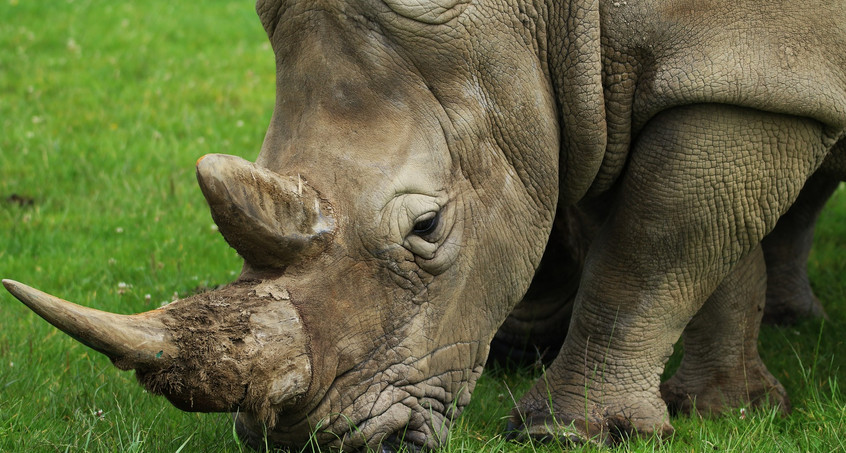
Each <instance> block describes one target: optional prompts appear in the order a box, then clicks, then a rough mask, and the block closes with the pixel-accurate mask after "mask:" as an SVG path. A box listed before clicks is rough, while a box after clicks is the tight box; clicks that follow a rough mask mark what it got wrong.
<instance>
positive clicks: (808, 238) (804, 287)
mask: <svg viewBox="0 0 846 453" xmlns="http://www.w3.org/2000/svg"><path fill="white" fill-rule="evenodd" d="M839 183H840V181H839V180H838V179H836V178H832V177H829V176H827V175H821V174H819V173H818V174H815V175H814V176H812V177H811V178H810V179H808V182H806V183H805V186H804V187H803V188H802V191H801V192H800V193H799V198H797V199H796V202H795V203H794V204H793V206H792V207H791V208H790V210H788V211H787V213H785V214H784V215H783V216H782V217H781V218H780V219H779V221H778V223H777V224H776V227H775V229H773V231H772V232H771V233H770V234H769V235H767V237H765V238H764V240H763V241H762V245H763V248H764V257H765V258H766V262H767V276H768V283H767V305H766V308H765V309H764V322H765V323H767V324H779V325H790V324H795V323H796V322H798V321H799V320H801V319H807V318H811V319H815V318H825V317H826V314H825V310H824V309H823V306H822V304H820V301H819V299H817V297H816V296H815V295H814V291H813V290H812V289H811V284H810V281H809V280H808V272H807V266H808V264H807V263H808V255H809V254H810V252H811V245H812V243H813V240H814V227H815V225H816V221H817V217H819V214H820V212H821V211H822V208H823V206H825V203H826V201H828V199H829V197H831V194H832V193H834V189H836V188H837V185H838V184H839Z"/></svg>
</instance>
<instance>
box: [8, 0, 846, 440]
mask: <svg viewBox="0 0 846 453" xmlns="http://www.w3.org/2000/svg"><path fill="white" fill-rule="evenodd" d="M256 9H257V12H258V14H259V17H260V19H261V22H262V25H263V26H264V28H265V30H266V31H267V34H268V37H269V39H270V42H271V45H272V48H273V52H274V55H275V57H276V67H277V70H276V79H277V80H276V83H277V94H276V103H275V107H274V111H273V116H272V118H271V120H270V125H269V127H268V131H267V134H266V136H265V140H264V143H263V145H262V149H261V152H260V154H259V156H258V158H257V160H256V163H255V164H253V163H248V162H246V161H243V159H238V158H232V157H231V156H230V157H220V156H216V157H207V158H206V159H203V160H201V161H200V162H199V163H198V173H199V174H200V176H201V177H200V184H201V186H203V187H204V193H205V194H206V197H207V199H208V200H209V201H210V202H211V208H212V210H213V217H214V218H215V220H216V221H218V222H221V223H223V225H220V227H221V228H220V230H221V231H222V232H225V238H226V239H227V241H228V242H229V243H230V245H231V246H233V247H234V248H235V249H236V250H237V251H238V252H239V253H240V254H241V256H242V257H243V258H244V259H245V263H244V268H243V271H242V274H241V276H240V277H239V279H238V281H236V282H235V283H234V284H233V285H232V286H229V287H227V288H225V289H222V290H220V291H219V292H212V293H208V294H205V295H199V296H196V297H195V298H189V299H186V300H184V301H179V302H177V303H175V304H173V305H172V306H170V307H169V308H167V309H164V310H162V312H156V313H151V314H149V317H150V318H153V317H157V316H160V317H161V318H155V319H153V320H151V321H149V325H153V326H158V325H159V324H160V323H163V324H164V325H165V326H166V330H167V332H168V336H169V338H171V339H173V338H177V339H178V340H179V342H181V343H182V344H183V347H182V348H180V350H179V352H180V354H182V355H183V356H184V357H183V358H182V360H176V361H174V362H173V363H172V364H171V365H169V367H165V368H161V367H160V368H158V369H155V370H153V369H151V368H155V360H147V361H146V362H144V363H141V364H139V366H138V367H136V368H138V371H139V378H140V379H141V381H142V382H143V383H144V384H145V385H147V386H148V387H149V388H151V389H152V390H154V391H158V392H161V393H164V394H165V395H166V396H167V397H168V398H169V399H171V400H172V401H174V403H175V404H177V406H179V407H182V408H186V409H190V410H225V411H235V410H239V415H238V417H237V420H236V430H237V432H238V434H239V435H240V436H241V438H242V439H244V440H245V441H246V442H247V443H248V444H250V445H252V446H255V447H257V448H260V447H261V446H263V445H265V443H264V438H265V436H266V437H267V440H268V441H269V443H272V444H275V445H279V446H288V447H301V446H303V445H306V444H308V442H309V441H310V440H311V439H315V440H316V442H317V443H318V444H320V445H324V446H328V447H331V448H334V449H338V450H360V449H363V448H365V447H370V448H385V449H391V448H395V447H397V446H399V445H401V444H403V443H405V444H406V445H408V446H410V447H412V448H436V447H438V446H439V445H441V444H442V443H443V441H444V439H445V435H446V433H447V432H448V429H449V425H450V423H451V421H452V420H453V419H454V417H456V416H458V415H459V414H460V413H461V410H462V409H463V408H464V407H465V406H466V404H467V403H468V402H469V399H470V394H471V392H472V390H473V387H474V385H475V382H476V379H477V378H478V376H479V374H480V373H481V370H482V367H483V364H484V362H485V359H486V357H487V354H488V344H489V342H490V340H491V339H492V337H493V335H494V333H495V331H496V329H497V328H498V326H499V325H500V324H501V323H502V322H503V321H504V320H505V319H506V317H507V315H508V313H509V312H510V311H511V309H512V308H513V307H514V306H515V305H516V304H517V303H518V302H519V300H520V298H521V297H522V296H523V295H524V294H525V293H526V291H527V290H528V288H529V285H530V283H531V281H532V278H533V276H534V274H535V272H536V270H537V269H538V266H539V265H540V262H541V258H542V256H543V253H544V250H545V248H546V245H547V243H548V240H549V236H550V232H551V231H552V230H553V224H554V221H555V215H556V212H564V210H563V209H558V208H559V207H561V208H566V207H569V206H572V205H573V203H576V202H579V203H580V205H581V206H585V207H586V208H587V209H590V210H597V211H601V212H603V215H602V216H601V219H602V222H601V224H600V225H599V226H598V227H597V229H596V231H595V237H594V239H593V242H592V244H591V247H590V249H589V250H587V252H586V254H585V255H584V257H583V269H584V270H583V273H582V278H581V280H580V282H579V285H578V291H577V293H576V294H575V297H574V303H573V313H572V321H571V324H570V328H569V333H568V336H567V338H566V340H565V341H564V343H563V345H562V346H561V349H560V351H559V353H558V356H557V358H556V359H555V361H554V362H553V363H552V364H551V365H550V367H549V368H548V369H547V372H546V375H545V376H544V377H543V378H542V379H540V380H539V381H538V383H537V384H536V385H535V387H533V388H532V389H531V390H530V391H529V392H528V393H527V394H526V395H524V396H523V397H522V398H521V400H520V401H519V402H518V403H517V407H516V408H515V410H514V412H513V417H512V419H511V426H512V427H513V429H514V430H515V431H516V432H518V433H521V434H522V435H531V436H537V437H541V438H550V437H563V438H566V439H571V440H576V441H586V440H590V439H594V438H596V439H598V440H605V441H616V440H621V439H623V438H626V437H627V436H630V435H634V434H647V435H648V434H650V433H656V432H657V433H659V434H667V433H670V432H672V426H671V424H670V421H669V414H668V410H667V405H666V404H665V403H664V401H663V400H662V398H661V389H660V386H659V376H660V374H661V372H662V370H663V367H664V364H665V362H666V360H667V357H668V356H669V354H670V352H671V350H672V345H673V344H674V343H675V342H676V341H677V340H678V339H679V338H680V337H681V335H682V332H683V331H684V330H685V327H686V326H688V325H689V324H691V321H692V320H693V319H694V316H699V318H697V319H698V320H697V321H694V322H693V323H692V325H693V326H697V325H699V324H700V323H703V322H704V323H706V324H707V323H708V322H713V321H709V320H714V319H722V317H723V316H729V317H731V316H733V315H732V313H746V309H747V308H749V307H748V306H746V305H743V304H739V307H740V308H737V307H735V308H734V311H731V310H728V311H727V310H723V309H721V308H720V306H721V305H720V304H716V303H715V302H713V301H719V300H723V299H725V298H724V297H719V296H718V297H714V296H713V294H714V292H715V290H717V289H718V288H719V287H720V285H721V284H722V283H723V282H724V281H726V278H727V277H728V276H730V275H731V274H732V273H734V272H736V271H737V272H739V271H738V270H737V269H739V268H738V263H742V262H743V260H744V259H747V258H749V257H750V256H751V254H752V253H758V252H755V251H756V250H758V247H759V244H760V241H761V240H762V238H764V236H765V235H766V234H767V233H768V232H770V231H771V230H772V229H773V228H775V226H776V222H777V220H778V219H779V217H780V216H781V215H782V214H784V213H785V212H786V211H787V210H788V209H789V208H790V206H791V205H792V204H793V203H794V201H795V200H796V199H797V197H798V195H799V191H800V189H801V188H802V186H803V185H804V184H805V182H806V180H807V179H808V178H809V177H810V176H811V175H812V174H813V173H814V172H815V171H817V169H818V168H819V167H820V165H821V164H822V163H823V161H824V160H825V159H826V156H827V155H828V154H830V151H831V149H832V147H833V146H834V145H835V143H836V142H837V141H838V140H841V139H842V137H843V134H844V129H846V54H843V53H842V52H833V51H832V49H843V48H844V44H846V35H844V31H843V29H842V26H841V24H843V23H846V16H845V15H846V9H844V8H842V7H840V5H838V4H836V3H832V2H814V1H812V2H787V1H774V2H757V1H731V2H717V1H711V2H699V1H644V2H640V1H636V0H629V1H628V2H610V1H601V2H596V1H584V0H572V1H541V0H536V1H531V2H530V1H516V0H514V1H505V0H478V1H472V2H471V1H462V0H445V1H437V2H436V1H426V0H384V1H375V0H350V1H340V0H278V1H276V0H260V1H259V2H258V3H257V5H256ZM841 148H842V146H841ZM835 157H840V158H830V159H829V160H828V162H829V163H830V165H831V166H833V167H834V168H833V170H832V171H834V172H835V174H836V175H837V176H836V177H842V175H843V168H838V166H837V163H838V162H842V161H843V160H842V156H835ZM209 159H211V160H209ZM223 161H226V162H228V163H227V165H225V166H224V167H226V168H228V167H229V166H232V167H233V168H236V167H237V171H234V172H232V174H231V175H230V176H229V177H221V178H218V179H215V178H214V177H212V176H215V175H218V176H220V175H221V174H222V173H221V172H222V171H223V170H214V168H215V167H214V165H211V164H213V163H215V162H217V163H220V162H223ZM232 175H236V176H237V177H235V176H232ZM250 175H252V176H256V177H255V178H253V177H247V176H250ZM207 176H210V177H211V178H207ZM242 176H243V177H242ZM218 180H219V181H222V182H224V183H225V182H226V181H229V182H231V185H227V184H228V183H227V184H223V186H221V187H223V189H214V188H212V187H211V184H210V183H209V182H208V181H218ZM204 181H205V182H204ZM273 181H276V182H273ZM286 181H287V182H286ZM295 181H296V183H295ZM265 184H272V188H271V189H261V187H264V185H265ZM301 185H305V187H304V188H302V189H301V187H300V186H301ZM286 187H289V188H286ZM293 187H296V190H295V191H294V190H293V189H291V188H293ZM230 189H231V190H230ZM263 190H265V191H270V193H272V194H274V195H273V196H272V197H268V196H267V193H264V192H263ZM209 191H211V192H209ZM301 192H302V193H306V194H311V195H313V196H314V198H315V200H319V201H318V202H317V203H318V205H323V206H324V207H325V211H324V210H323V208H321V212H326V213H331V217H332V221H331V222H327V223H326V225H331V232H329V231H325V233H326V234H325V235H324V236H323V238H324V239H323V240H322V242H320V243H314V242H309V241H314V240H315V236H314V234H312V233H314V231H310V230H313V228H312V227H313V226H314V225H308V223H309V222H308V221H304V222H300V221H291V222H285V221H280V220H279V219H277V218H274V216H273V213H276V212H289V213H291V212H293V214H297V213H299V214H303V215H302V216H298V215H295V217H296V219H305V220H307V219H313V218H318V217H319V216H317V217H315V216H314V215H312V214H314V212H312V211H311V210H317V209H318V207H319V206H317V207H312V206H311V205H308V204H306V203H294V202H293V200H299V198H297V197H301V196H302V193H301ZM311 195H310V196H311ZM272 198H278V199H272ZM219 199H223V200H224V201H223V202H218V201H213V200H219ZM289 202H290V203H289ZM262 203H264V204H268V203H269V204H270V205H269V206H266V205H263V204H262ZM274 203H278V205H274ZM257 206H258V207H260V209H257V208H256V207H257ZM230 207H232V208H233V209H234V211H226V212H222V211H220V210H221V209H229V208H230ZM292 209H293V210H294V211H291V210H292ZM299 210H301V211H299ZM433 219H437V220H436V221H435V220H433ZM250 222H254V225H252V226H254V227H255V228H249V226H250V225H249V223H250ZM234 224H237V225H236V226H238V228H232V227H233V225H234ZM274 225H276V226H277V228H276V230H279V229H282V230H284V231H283V233H281V234H276V233H279V231H275V230H274V227H273V226H274ZM327 228H329V227H327ZM277 236H281V237H277ZM298 244H299V245H298ZM295 245H296V246H295ZM300 245H302V246H300ZM302 251H305V252H302ZM758 256H759V258H757V259H758V260H760V255H758ZM753 259H754V258H753ZM578 260H579V261H581V260H582V257H581V256H578ZM547 264H549V265H550V266H551V269H553V270H554V268H555V263H554V262H552V263H547ZM741 267H742V266H741ZM548 270H549V269H548ZM10 285H11V286H13V287H15V288H17V286H15V284H12V283H10ZM260 288H263V289H262V290H261V291H259V289H260ZM274 294H275V295H279V297H278V298H277V297H275V296H274ZM282 294H287V295H288V296H287V297H288V299H285V298H284V297H282V296H281V295H282ZM267 295H270V298H268V297H266V296H267ZM277 299H278V300H277ZM235 300H237V301H238V303H237V304H235V303H233V302H234V301H235ZM749 300H752V301H755V299H754V298H749ZM51 303H52V302H51ZM706 305H707V306H708V307H712V308H713V310H711V309H705V311H700V309H703V308H704V307H705V306H706ZM753 308H755V307H754V306H753ZM86 313H87V312H86ZM256 313H264V315H256ZM697 313H708V314H707V315H701V316H700V315H697ZM145 316H146V315H145ZM294 318H296V319H297V320H298V323H297V326H296V327H293V325H291V324H286V323H285V322H282V323H280V322H274V320H276V321H278V320H279V319H287V320H291V319H294ZM115 319H122V320H124V321H126V320H125V319H124V318H115ZM130 319H146V318H145V317H141V318H130ZM124 321H121V322H124ZM92 322H93V321H92ZM126 322H130V321H126ZM145 322H147V321H145ZM59 323H61V320H60V322H59ZM244 323H246V324H247V326H243V324H244ZM753 324H754V322H753ZM286 326H287V327H286ZM283 327H286V328H283ZM756 329H757V326H753V327H751V331H754V332H757V330H756ZM694 330H695V329H694ZM751 331H750V332H751ZM743 332H744V335H745V334H746V333H747V330H746V329H744V330H743ZM268 333H271V334H276V335H278V338H277V339H276V340H273V341H270V342H269V343H265V345H264V347H257V345H259V344H260V343H262V342H263V341H264V339H265V338H266V337H264V335H267V334H268ZM286 335H287V337H286ZM209 337H210V338H211V339H212V340H214V341H211V342H208V341H207V340H208V339H209ZM691 338H697V337H696V335H695V332H692V333H691ZM693 341H694V343H695V342H696V340H693ZM723 343H725V344H723ZM723 343H721V344H720V346H721V347H727V348H730V349H731V348H738V347H740V346H737V345H736V344H735V346H731V344H732V343H731V342H729V341H728V340H726V341H724V342H723ZM742 343H743V342H742V341H741V344H742ZM95 344H97V345H101V344H102V343H101V342H95ZM130 344H133V343H130ZM726 344H728V346H726ZM286 346H291V347H290V348H286ZM703 348H705V346H703ZM103 349H106V348H105V347H104V348H103ZM117 349H118V350H119V349H120V348H117ZM148 359H149V357H148ZM703 360H704V359H703ZM300 361H301V362H300ZM116 363H118V364H120V365H121V366H122V367H133V366H132V364H131V363H130V362H127V361H126V358H120V357H118V358H117V360H116ZM151 364H152V365H151ZM286 364H287V365H291V364H293V365H292V366H290V367H289V366H286ZM306 364H307V365H306ZM278 366H279V367H282V368H280V369H275V368H274V367H278ZM750 366H752V365H750ZM761 375H762V376H763V373H761ZM265 378H267V379H265ZM292 378H296V379H293V381H292V380H291V379H292ZM671 390H672V393H674V394H679V395H686V394H689V393H696V392H697V391H698V390H697V387H696V383H695V382H693V381H690V380H688V381H687V382H685V380H684V379H682V382H681V384H679V385H674V386H673V387H672V389H671ZM778 393H779V392H778V391H777V390H776V391H775V392H774V394H775V395H778ZM241 409H244V411H241ZM265 428H267V430H265ZM313 432H316V434H315V436H314V437H311V434H312V433H313Z"/></svg>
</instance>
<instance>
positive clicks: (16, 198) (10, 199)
mask: <svg viewBox="0 0 846 453" xmlns="http://www.w3.org/2000/svg"><path fill="white" fill-rule="evenodd" d="M4 200H5V201H6V203H9V204H16V205H18V206H20V207H22V208H24V207H28V206H32V205H33V204H35V199H34V198H32V197H30V196H26V195H21V194H17V193H13V194H11V195H9V196H7V197H5V198H4Z"/></svg>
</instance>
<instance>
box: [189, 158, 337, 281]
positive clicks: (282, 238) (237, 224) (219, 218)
mask: <svg viewBox="0 0 846 453" xmlns="http://www.w3.org/2000/svg"><path fill="white" fill-rule="evenodd" d="M197 180H198V181H199V183H200V188H201V189H202V191H203V195H205V197H206V200H207V201H208V203H209V207H210V208H211V215H212V218H213V219H214V222H215V223H216V224H217V226H218V229H219V231H220V233H221V234H223V237H224V238H225V239H226V242H228V243H229V245H230V246H232V248H234V249H235V250H236V251H237V252H238V254H239V255H241V257H243V258H244V260H245V261H246V262H247V263H249V264H250V265H251V266H253V267H256V268H275V269H281V268H284V267H286V266H287V265H289V264H290V263H292V262H293V261H295V260H296V259H299V258H302V257H306V256H313V255H314V254H316V253H319V252H320V251H322V250H323V248H324V247H325V246H326V244H327V243H328V242H329V240H330V238H331V236H332V232H333V230H334V226H335V222H334V220H333V219H332V217H331V215H330V211H331V208H330V207H329V205H328V204H327V203H326V202H325V201H323V200H321V199H320V197H319V195H318V194H317V192H315V191H314V189H312V188H310V187H309V186H308V185H307V184H306V183H305V181H303V180H302V179H301V178H299V177H283V176H280V175H279V174H277V173H275V172H273V171H270V170H268V169H266V168H263V167H259V166H258V165H256V164H254V163H252V162H249V161H247V160H244V159H241V158H240V157H236V156H228V155H223V154H209V155H206V156H204V157H202V158H200V160H199V161H197Z"/></svg>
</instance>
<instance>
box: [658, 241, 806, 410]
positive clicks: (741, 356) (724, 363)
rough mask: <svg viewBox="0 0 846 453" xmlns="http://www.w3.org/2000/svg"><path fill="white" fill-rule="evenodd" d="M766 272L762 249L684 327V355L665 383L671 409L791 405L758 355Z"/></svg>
mask: <svg viewBox="0 0 846 453" xmlns="http://www.w3.org/2000/svg"><path fill="white" fill-rule="evenodd" d="M766 282H767V279H766V271H765V265H764V259H763V254H762V253H761V249H760V247H759V248H756V249H755V250H754V251H753V252H752V253H751V254H750V255H749V256H747V257H746V258H744V259H743V260H741V261H740V262H738V263H737V265H735V267H734V269H733V270H732V272H731V273H730V274H729V275H728V276H727V277H726V278H725V279H724V280H723V282H722V283H721V284H720V286H719V287H717V289H716V290H715V291H714V293H713V294H712V295H711V297H709V298H708V300H707V301H706V302H705V305H703V306H702V309H701V310H700V311H699V313H697V314H696V316H694V317H693V319H692V320H691V321H690V323H689V324H688V326H687V328H686V329H685V331H684V335H683V340H684V349H685V353H684V357H683V359H682V363H681V365H680V367H679V369H678V370H677V372H676V374H675V375H674V376H673V377H672V378H670V379H669V380H668V381H667V382H665V383H663V384H662V385H661V396H662V397H663V398H664V401H666V402H667V406H668V408H669V410H670V412H671V413H685V414H688V413H691V412H698V413H700V414H705V415H716V414H719V413H723V412H726V411H728V410H730V409H732V408H746V407H759V406H762V405H767V404H769V405H773V406H778V407H779V408H780V409H781V410H782V411H784V412H787V411H789V410H790V401H789V399H788V397H787V393H786V392H785V390H784V387H782V385H781V383H780V382H778V380H777V379H776V378H775V377H774V376H773V375H772V374H770V372H769V371H768V370H767V367H766V366H765V365H764V363H763V362H762V361H761V358H760V356H759V355H758V328H759V326H760V323H761V316H762V314H763V308H764V300H765V292H766Z"/></svg>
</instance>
